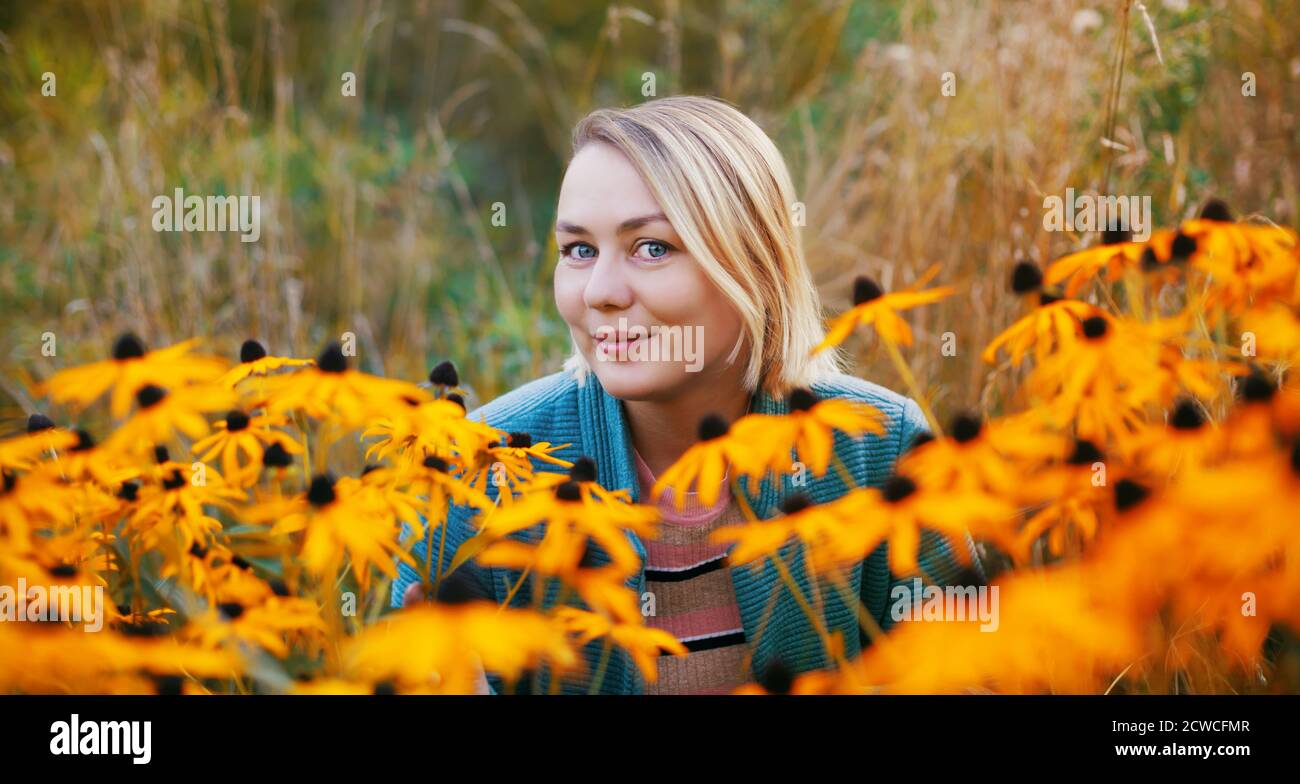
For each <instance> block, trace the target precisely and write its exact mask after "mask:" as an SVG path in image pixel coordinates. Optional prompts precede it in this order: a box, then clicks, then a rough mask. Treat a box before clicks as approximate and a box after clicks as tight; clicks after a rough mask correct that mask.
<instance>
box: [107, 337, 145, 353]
mask: <svg viewBox="0 0 1300 784" xmlns="http://www.w3.org/2000/svg"><path fill="white" fill-rule="evenodd" d="M143 356H144V343H143V342H142V341H141V340H140V338H138V337H136V336H135V335H132V334H131V333H130V332H128V333H126V334H125V335H120V336H119V337H118V338H117V340H115V341H113V359H117V360H122V359H139V358H140V357H143Z"/></svg>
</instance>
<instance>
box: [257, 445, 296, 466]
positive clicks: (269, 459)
mask: <svg viewBox="0 0 1300 784" xmlns="http://www.w3.org/2000/svg"><path fill="white" fill-rule="evenodd" d="M262 465H264V466H267V467H268V468H287V467H288V466H291V465H293V457H292V456H291V455H290V454H289V452H288V450H286V449H285V448H284V447H283V446H281V445H280V444H278V443H276V444H271V445H270V446H268V447H267V448H266V451H265V452H263V453H262Z"/></svg>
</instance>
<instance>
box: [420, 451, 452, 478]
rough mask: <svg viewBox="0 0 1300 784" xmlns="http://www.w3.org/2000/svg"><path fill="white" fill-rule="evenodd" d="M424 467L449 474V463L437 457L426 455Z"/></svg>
mask: <svg viewBox="0 0 1300 784" xmlns="http://www.w3.org/2000/svg"><path fill="white" fill-rule="evenodd" d="M424 467H425V468H431V469H433V470H434V471H441V472H442V473H444V474H445V473H447V461H446V460H443V459H442V458H441V457H438V456H437V455H425V456H424Z"/></svg>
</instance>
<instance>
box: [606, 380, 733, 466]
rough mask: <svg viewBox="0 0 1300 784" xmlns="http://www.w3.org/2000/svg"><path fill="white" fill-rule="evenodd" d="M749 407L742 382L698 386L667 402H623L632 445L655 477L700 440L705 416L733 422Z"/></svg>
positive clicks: (693, 386) (701, 384)
mask: <svg viewBox="0 0 1300 784" xmlns="http://www.w3.org/2000/svg"><path fill="white" fill-rule="evenodd" d="M717 381H719V382H720V381H721V379H718V380H717ZM749 405H750V393H749V392H746V391H745V389H744V387H742V386H741V385H740V384H739V383H734V384H733V383H699V384H694V385H692V386H691V387H690V388H689V389H687V390H684V391H683V392H682V393H681V394H678V395H676V396H674V397H673V398H671V399H668V400H625V401H623V407H624V410H625V411H626V412H627V418H628V425H629V427H630V429H631V431H632V444H633V446H635V447H636V451H637V453H638V454H640V455H641V459H642V460H644V461H645V463H646V466H647V467H649V469H650V472H651V473H653V474H654V475H655V476H659V475H661V474H662V473H663V472H664V471H666V470H667V469H668V467H669V466H671V465H672V464H673V463H675V462H677V459H678V458H679V457H681V456H682V453H684V452H685V451H686V450H687V449H689V448H690V446H691V445H692V444H694V443H695V442H696V441H697V440H698V438H699V429H700V420H701V419H703V418H704V417H705V416H706V415H708V414H717V415H718V416H720V417H722V418H723V419H725V420H726V421H727V422H728V423H732V422H735V421H736V420H737V419H739V418H740V417H742V416H744V415H745V414H746V413H747V412H748V411H749Z"/></svg>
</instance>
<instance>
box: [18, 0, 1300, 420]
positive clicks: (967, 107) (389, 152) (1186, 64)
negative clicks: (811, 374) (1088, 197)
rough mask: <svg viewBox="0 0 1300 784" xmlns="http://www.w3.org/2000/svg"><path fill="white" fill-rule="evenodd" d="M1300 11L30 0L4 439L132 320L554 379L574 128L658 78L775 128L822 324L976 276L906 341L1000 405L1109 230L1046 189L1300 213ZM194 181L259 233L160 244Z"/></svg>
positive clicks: (231, 340)
mask: <svg viewBox="0 0 1300 784" xmlns="http://www.w3.org/2000/svg"><path fill="white" fill-rule="evenodd" d="M1296 30H1300V2H1296V1H1295V0H1210V1H1208V2H1194V1H1193V0H1179V1H1178V2H1174V1H1172V0H1147V2H1145V3H1139V2H1130V0H1109V1H1107V2H1099V1H1097V0H1093V1H1091V2H1087V1H1084V0H1032V1H1030V0H1025V1H1023V2H1020V1H1016V0H982V1H981V0H904V1H902V2H876V1H874V0H854V1H851V2H850V1H845V0H806V1H802V2H777V1H776V0H763V1H760V2H731V1H730V0H726V1H723V0H719V1H718V2H688V1H687V0H632V1H630V2H617V3H614V2H599V1H595V0H593V1H591V2H576V1H575V0H538V1H537V2H523V1H522V0H521V1H520V2H512V1H511V0H484V1H483V2H469V1H459V0H423V1H420V0H413V1H411V2H396V1H393V0H366V1H365V2H362V1H360V0H358V1H357V2H330V3H307V2H283V3H281V2H253V1H251V0H250V1H245V0H217V1H215V2H209V3H204V2H197V0H155V1H154V2H148V3H144V2H140V3H132V2H121V3H118V2H114V3H100V2H94V1H93V0H85V1H84V2H71V1H68V2H64V1H62V0H49V1H47V2H41V3H30V4H18V3H7V4H4V5H3V6H0V434H9V433H11V432H17V431H19V430H21V429H22V425H23V421H24V420H25V417H26V415H27V414H28V413H31V411H32V410H34V408H33V405H34V404H33V402H32V399H31V397H30V392H29V383H30V382H31V381H33V380H38V379H41V378H45V377H48V376H49V375H50V374H51V373H52V372H53V371H54V370H55V369H57V368H61V367H67V366H71V365H74V364H80V363H84V362H88V361H93V360H97V359H102V358H104V357H105V356H106V355H107V353H108V350H109V347H110V345H111V342H112V340H113V338H114V337H115V336H116V335H117V334H119V333H121V332H125V331H132V332H135V333H137V334H139V335H140V336H141V337H142V338H143V339H144V340H145V342H146V343H147V344H148V345H149V346H150V347H161V346H164V345H167V344H170V343H173V342H176V341H179V340H182V339H184V338H187V337H191V336H199V337H202V338H204V339H205V340H206V341H207V346H208V348H209V349H210V350H213V351H215V352H218V353H221V354H224V355H226V356H228V357H231V358H233V357H234V355H235V354H236V353H237V351H238V346H239V344H240V342H242V341H243V340H244V339H245V338H248V337H257V338H259V339H261V340H262V341H263V342H264V343H265V344H266V345H267V346H268V348H269V349H270V350H271V352H272V353H273V354H280V355H294V356H314V355H315V354H316V353H317V351H318V350H319V348H320V347H321V346H322V345H323V344H324V343H325V342H327V341H328V340H331V339H337V338H338V336H339V335H340V334H341V333H343V332H345V331H351V332H353V333H355V335H356V336H357V341H358V347H357V349H358V357H359V360H358V361H359V364H360V367H361V368H362V369H364V370H367V371H370V372H374V373H381V374H385V375H390V376H397V377H402V378H406V379H412V380H418V379H420V378H423V377H424V376H425V375H426V374H427V372H428V370H429V368H430V367H431V366H432V365H433V364H434V363H436V362H437V361H439V360H442V359H448V358H450V359H452V360H454V361H456V362H457V364H458V366H459V367H460V368H461V371H462V378H463V379H464V382H465V384H466V385H467V386H468V387H469V388H470V389H471V390H472V392H473V395H474V396H475V397H476V398H477V399H476V400H473V399H472V400H470V403H471V408H472V407H473V405H474V404H476V403H479V402H484V401H487V400H490V399H491V398H493V397H495V396H497V395H499V394H501V393H502V392H504V391H507V390H508V389H510V388H511V387H513V386H515V385H517V384H519V383H522V382H524V381H527V380H529V379H531V378H535V377H537V376H540V375H543V374H545V373H549V372H552V371H554V370H557V369H558V368H559V365H560V363H561V361H562V360H563V358H564V356H565V355H566V354H567V353H568V350H569V339H568V336H567V332H566V331H565V330H564V329H563V327H562V324H561V322H560V319H559V317H558V314H557V313H556V312H555V306H554V302H553V298H552V290H551V271H552V268H553V266H554V263H555V249H554V242H553V239H552V236H551V224H552V221H553V220H554V210H555V198H556V195H557V193H558V187H559V183H560V179H561V177H562V174H563V168H564V165H565V163H566V160H567V157H568V151H569V133H570V130H571V128H572V127H573V124H574V123H575V122H576V121H577V120H578V119H579V118H580V117H582V116H583V115H584V114H585V113H586V112H587V111H589V110H590V109H593V108H596V107H601V106H610V105H626V104H631V103H635V102H639V101H642V100H645V99H646V97H645V96H643V95H642V86H643V84H644V83H645V82H644V74H647V73H651V74H654V79H655V93H656V95H657V96H663V95H669V94H676V93H697V94H709V95H715V96H718V97H721V98H724V99H726V100H728V101H731V102H733V103H734V104H736V105H737V106H738V107H739V108H740V109H742V110H743V111H745V112H747V113H748V114H750V116H752V117H753V118H754V119H755V120H756V121H758V122H759V124H760V125H762V126H763V128H764V129H766V130H767V132H768V133H769V134H770V135H772V136H773V138H775V139H776V141H777V143H778V146H779V147H780V148H781V149H782V151H783V152H784V153H785V155H786V158H787V161H788V162H789V164H790V166H791V168H792V171H793V173H794V177H795V182H796V185H797V187H798V190H799V194H800V198H801V199H802V200H803V202H804V203H805V204H806V215H807V224H806V227H805V228H804V241H805V244H806V249H807V255H808V259H809V263H810V265H811V266H812V268H813V270H814V272H815V275H816V278H817V280H818V282H819V284H820V285H821V287H822V291H823V294H824V300H825V304H826V307H827V313H828V315H830V314H833V313H836V312H838V311H839V310H841V309H842V308H844V307H845V306H846V305H847V304H849V296H850V289H851V282H852V279H853V277H854V276H855V275H858V274H863V273H866V274H870V275H872V276H875V277H877V278H878V279H879V280H880V281H881V282H882V283H883V284H884V286H885V288H886V289H887V290H888V289H892V288H898V287H901V286H904V285H906V284H908V283H910V282H912V281H913V280H915V279H916V277H917V276H918V275H919V274H920V273H921V272H922V271H923V270H925V269H926V268H928V267H929V266H931V265H933V264H938V265H940V268H941V272H940V275H939V279H938V282H941V283H948V284H955V285H957V286H958V287H959V289H960V291H961V294H960V295H959V296H956V297H953V298H951V299H949V300H947V301H945V302H944V303H942V304H940V305H938V306H935V307H932V308H928V309H924V310H922V311H917V312H915V313H914V315H912V316H911V318H913V319H914V321H913V326H914V327H915V328H916V330H917V335H918V341H919V345H918V346H917V347H915V349H914V350H913V351H911V352H908V353H907V359H908V361H909V362H910V363H911V365H912V370H913V371H914V373H915V374H916V376H917V377H918V378H919V379H920V380H921V383H922V385H923V386H924V387H925V388H926V391H927V392H928V393H929V395H930V396H931V397H932V400H933V402H934V404H935V408H936V409H937V410H938V412H939V413H940V416H941V417H942V416H945V415H947V414H949V413H951V412H953V411H955V410H957V409H959V408H969V407H974V408H978V409H981V410H983V411H985V412H986V413H990V414H992V413H997V412H998V411H999V410H1000V407H1001V405H1002V404H1003V402H1004V401H1003V400H1002V399H1001V398H1002V395H1003V394H1005V393H1006V392H1008V391H1009V390H1010V383H1011V381H1010V380H1009V379H999V380H997V381H995V382H994V383H992V384H989V385H988V387H987V389H985V382H986V380H987V378H988V376H989V375H990V373H991V371H992V368H990V367H988V366H986V365H984V364H982V363H981V362H980V360H979V353H980V351H981V349H982V348H983V347H984V346H985V345H986V344H987V343H988V341H989V340H990V339H991V338H992V337H993V336H995V335H997V334H998V333H999V332H1000V331H1001V330H1002V329H1003V328H1005V327H1006V326H1007V325H1008V324H1009V323H1011V321H1012V320H1013V319H1014V318H1015V317H1016V316H1017V315H1018V314H1019V312H1020V310H1019V307H1020V305H1019V303H1018V301H1017V299H1016V298H1015V297H1014V295H1013V294H1012V293H1011V292H1010V291H1009V290H1008V287H1007V277H1008V274H1009V271H1010V269H1011V267H1012V265H1013V264H1014V263H1015V262H1016V261H1017V260H1019V259H1022V258H1030V259H1034V260H1036V261H1038V262H1040V263H1042V262H1046V261H1049V260H1051V259H1053V258H1055V257H1057V256H1059V255H1061V254H1063V253H1065V252H1068V251H1071V250H1075V249H1077V248H1079V247H1082V246H1085V245H1088V244H1090V243H1092V242H1094V241H1095V238H1093V237H1088V236H1083V235H1078V234H1072V233H1064V232H1058V233H1049V232H1046V231H1044V230H1043V223H1042V220H1043V214H1044V210H1043V206H1042V205H1043V199H1044V197H1045V196H1047V195H1053V194H1055V195H1060V196H1063V195H1064V192H1065V189H1066V188H1067V187H1073V188H1074V189H1075V190H1076V191H1081V192H1082V191H1086V190H1089V189H1094V190H1096V191H1100V192H1108V193H1117V194H1139V195H1150V196H1151V198H1152V205H1153V208H1154V212H1155V218H1156V225H1158V226H1161V225H1172V224H1173V223H1175V222H1176V221H1178V220H1181V219H1183V218H1187V217H1190V216H1192V215H1194V214H1195V212H1196V211H1197V209H1198V207H1199V205H1200V204H1201V203H1202V202H1203V201H1204V200H1205V199H1207V198H1209V197H1211V196H1217V197H1220V198H1222V199H1224V200H1226V201H1227V202H1228V203H1229V204H1230V205H1231V206H1232V207H1233V208H1234V210H1235V211H1236V212H1237V214H1239V215H1243V216H1251V215H1259V216H1264V217H1267V218H1268V219H1270V220H1273V221H1275V222H1277V223H1278V224H1280V225H1284V226H1289V227H1292V228H1297V227H1300V214H1298V209H1297V196H1298V195H1297V188H1298V187H1300V172H1298V171H1297V167H1298V166H1300V126H1298V124H1297V107H1298V106H1300V101H1297V98H1300V87H1298V86H1297V85H1298V82H1300V42H1297V39H1296V36H1295V31H1296ZM47 72H49V73H53V74H54V75H55V77H56V79H57V82H56V84H57V94H56V95H55V96H43V95H42V92H41V87H42V81H43V74H45V73H47ZM345 72H352V73H354V74H355V75H356V84H357V89H356V95H355V97H353V96H345V95H342V89H341V87H342V84H343V74H344V73H345ZM945 72H952V73H953V74H954V75H955V79H956V95H955V96H943V95H942V94H941V86H942V80H943V74H944V73H945ZM1244 72H1251V73H1253V74H1254V75H1255V79H1256V85H1257V87H1256V95H1254V96H1244V95H1243V94H1242V84H1243V82H1242V75H1243V73H1244ZM177 187H182V188H184V189H185V191H186V193H187V194H200V195H207V194H226V193H229V194H250V195H251V194H256V195H259V196H260V198H261V205H262V232H261V238H260V240H259V241H258V242H255V243H247V244H246V243H241V242H240V241H239V239H238V234H237V233H215V232H213V233H184V232H178V233H156V232H155V231H153V229H152V228H151V217H152V214H153V210H152V208H151V206H150V205H151V201H152V200H153V198H154V197H155V196H157V195H159V194H171V193H172V191H173V189H175V188H177ZM497 202H500V203H502V204H504V205H505V209H506V225H504V226H494V225H493V223H492V220H491V218H492V205H493V204H494V203H497ZM946 331H952V332H954V333H955V336H956V339H957V347H958V353H957V355H956V356H955V357H946V356H943V355H942V354H941V352H940V343H941V338H940V336H941V335H942V333H944V332H946ZM47 332H53V333H54V334H55V336H56V338H57V341H58V342H57V347H58V352H57V356H55V357H46V356H42V355H41V336H42V334H43V333H47ZM850 348H851V349H853V350H854V351H855V352H856V354H857V360H856V361H857V367H856V368H855V372H857V373H859V374H861V375H862V376H863V377H865V378H868V379H871V380H874V381H877V382H879V383H882V384H885V385H886V386H891V387H893V388H899V389H901V388H902V384H901V382H900V379H899V378H898V376H897V374H896V372H895V370H894V369H893V367H892V366H891V364H890V363H889V361H888V359H887V358H886V357H885V356H884V355H883V354H880V353H878V352H873V351H871V348H872V347H871V346H870V345H867V344H866V343H865V342H863V340H862V339H856V338H855V340H854V342H851V343H850ZM1004 384H1006V386H1003V385H1004ZM982 389H985V391H984V392H983V393H981V390H982Z"/></svg>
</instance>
